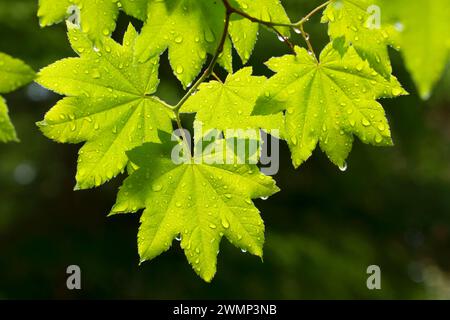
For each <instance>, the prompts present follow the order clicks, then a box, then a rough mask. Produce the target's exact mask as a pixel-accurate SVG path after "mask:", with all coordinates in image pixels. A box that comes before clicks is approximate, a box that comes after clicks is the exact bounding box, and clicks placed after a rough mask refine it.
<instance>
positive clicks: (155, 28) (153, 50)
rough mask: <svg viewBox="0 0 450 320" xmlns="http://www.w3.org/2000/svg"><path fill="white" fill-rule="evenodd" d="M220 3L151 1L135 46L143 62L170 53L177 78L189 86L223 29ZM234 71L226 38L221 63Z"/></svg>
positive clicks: (183, 0) (223, 9) (221, 5)
mask: <svg viewBox="0 0 450 320" xmlns="http://www.w3.org/2000/svg"><path fill="white" fill-rule="evenodd" d="M224 19H225V7H224V6H223V4H222V2H221V1H191V0H165V1H159V0H149V3H148V17H147V21H146V23H145V24H144V27H143V28H142V34H141V36H140V37H139V40H138V42H137V44H136V52H137V55H138V56H139V57H140V59H141V61H146V60H147V59H149V58H152V57H155V56H159V55H161V54H162V53H163V52H164V51H165V50H166V49H168V50H169V60H170V64H171V66H172V69H173V71H174V74H175V76H176V77H177V78H178V79H179V80H180V81H181V83H182V84H183V85H184V86H185V87H186V86H188V85H189V84H190V83H191V82H192V81H193V80H194V78H195V77H196V76H197V75H198V74H199V73H200V71H201V69H202V67H203V65H204V63H205V62H206V59H207V54H208V53H209V54H214V53H215V52H216V50H217V47H218V45H219V42H220V40H221V37H222V33H223V30H224ZM219 62H220V63H221V65H222V66H224V67H225V68H226V69H227V70H228V71H231V70H232V58H231V44H230V41H229V40H228V39H227V41H226V42H225V47H224V51H223V53H222V56H221V59H220V60H219Z"/></svg>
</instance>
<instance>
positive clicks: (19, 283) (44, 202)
mask: <svg viewBox="0 0 450 320" xmlns="http://www.w3.org/2000/svg"><path fill="white" fill-rule="evenodd" d="M283 3H284V4H285V5H286V7H287V9H288V11H289V14H290V16H291V17H292V18H295V19H297V18H299V17H301V16H302V15H303V14H304V13H306V12H308V11H309V10H310V9H312V8H313V7H316V6H317V4H318V2H317V1H309V2H308V1H294V0H285V1H284V2H283ZM304 3H310V4H309V5H308V4H306V5H305V4H304ZM36 10H37V1H34V0H14V1H12V0H0V51H3V52H5V53H8V54H10V55H13V56H15V57H18V58H21V59H23V60H25V61H26V62H28V63H29V64H30V65H32V66H33V67H34V69H35V70H39V69H40V68H42V67H44V66H46V65H48V64H50V63H52V62H54V61H56V60H57V59H60V58H63V57H67V56H74V53H73V52H72V50H71V49H70V47H69V45H68V41H67V40H66V35H65V28H64V26H63V25H58V26H54V27H51V28H46V29H40V28H39V25H38V21H37V18H36ZM128 21H129V20H128V18H127V17H125V16H123V15H122V16H121V17H120V22H119V27H118V28H117V31H116V33H115V35H114V36H115V37H116V38H117V39H121V36H122V34H123V31H124V28H125V27H126V25H127V23H128ZM133 23H134V25H135V26H136V27H140V25H139V23H138V22H136V21H133ZM307 29H308V30H309V31H310V33H311V39H312V42H313V44H314V45H315V47H317V48H319V47H323V46H324V45H325V43H326V40H327V38H326V28H325V26H324V25H320V24H319V19H318V18H317V17H316V18H314V19H313V20H311V22H310V23H309V24H308V25H307ZM295 41H296V42H297V43H301V39H300V38H298V37H297V35H296V38H295ZM285 53H287V50H286V47H285V45H284V44H283V43H281V42H280V41H278V39H277V37H276V36H275V35H274V34H272V33H269V32H267V31H263V32H262V33H261V36H260V41H259V42H258V45H257V49H256V54H255V55H254V56H253V58H252V60H251V64H252V65H253V66H254V69H255V73H256V74H265V75H268V76H270V72H269V71H268V70H267V69H266V68H265V67H264V65H263V62H264V61H265V60H267V59H268V58H269V57H271V56H276V55H282V54H285ZM391 56H392V59H393V62H394V69H395V73H396V75H398V77H399V79H400V80H401V82H402V83H403V84H404V86H405V87H406V89H407V90H408V91H409V92H411V95H410V96H408V97H402V98H398V99H395V100H386V101H383V102H382V103H383V105H384V106H385V109H386V111H387V114H388V117H389V120H390V123H391V125H392V132H393V137H394V141H395V144H396V145H395V147H393V148H376V147H372V146H367V145H363V144H362V143H359V142H357V143H355V146H354V150H353V152H352V153H351V156H350V158H349V159H348V170H347V171H346V172H341V171H339V170H338V168H336V167H334V166H333V165H332V164H331V163H330V162H329V161H328V160H327V159H326V156H325V155H324V154H322V153H321V152H320V151H317V152H316V153H315V155H314V157H313V158H312V159H311V160H310V161H308V162H307V163H306V164H305V165H303V166H302V167H301V168H300V169H299V170H294V169H293V168H292V165H291V163H290V156H289V152H288V150H287V147H286V146H285V145H284V144H283V146H282V154H281V158H282V161H281V170H280V173H279V174H278V175H277V176H276V179H277V181H278V185H279V186H280V188H281V189H282V192H281V193H279V194H277V195H276V196H274V197H272V198H270V199H269V200H267V201H262V200H259V201H257V206H258V207H259V208H260V209H261V211H262V212H263V218H264V220H265V221H266V226H267V233H266V246H265V257H264V262H261V260H260V259H258V258H255V257H253V256H250V255H249V254H243V253H241V251H240V250H238V249H236V248H234V247H233V246H231V245H230V244H229V243H227V242H226V241H223V242H222V246H221V253H220V255H219V262H218V273H217V276H216V278H215V279H214V281H213V283H212V284H206V283H204V282H203V281H202V280H201V279H200V278H198V277H197V276H196V275H195V273H194V272H193V271H192V270H191V267H190V266H189V264H188V263H187V262H186V260H185V258H184V255H183V253H182V251H181V249H180V248H179V244H178V243H177V242H174V246H173V248H172V250H170V251H169V252H167V253H165V254H163V255H162V256H160V257H158V258H157V259H156V260H154V261H152V262H148V263H145V264H143V265H142V266H138V261H139V260H138V255H137V249H136V232H137V227H138V215H129V216H119V217H113V218H107V217H106V215H107V213H108V212H109V210H110V208H111V207H112V205H113V203H114V201H115V194H116V192H117V189H118V186H119V185H120V182H121V181H122V179H123V177H119V178H117V179H115V180H114V181H113V182H111V183H109V184H107V185H105V186H103V187H101V188H98V189H95V190H89V191H82V192H74V191H72V189H73V187H74V184H75V182H74V175H75V165H76V156H77V150H78V148H79V146H70V145H59V144H56V143H54V142H52V141H50V140H48V139H47V138H45V137H44V136H43V135H42V134H41V133H40V132H39V130H38V129H37V127H36V126H35V122H37V121H39V120H41V119H42V118H43V116H44V114H45V112H46V111H47V110H49V108H50V107H51V106H53V105H54V103H55V102H56V101H57V100H58V99H59V97H58V96H56V95H54V94H51V93H49V92H47V91H45V90H44V89H41V88H40V87H39V86H37V85H35V84H32V85H29V86H28V87H25V88H23V89H22V90H19V91H17V92H15V93H12V94H8V95H6V96H5V97H6V99H7V101H8V103H9V107H10V113H11V117H12V120H13V122H14V124H15V125H16V128H17V131H18V134H19V137H20V139H21V143H20V144H7V145H0V298H4V299H10V298H102V299H103V298H114V299H116V298H124V299H130V298H139V299H147V298H150V299H151V298H160V299H165V298H168V299H181V298H185V299H189V298H206V299H209V298H226V299H231V298H234V299H239V298H255V299H259V298H270V299H305V298H312V299H316V298H332V299H336V298H344V299H345V298H388V299H391V298H393V299H397V298H403V299H410V298H450V233H449V232H450V229H449V227H450V163H449V159H450V91H449V88H450V73H449V72H447V73H446V75H445V76H444V78H443V79H442V81H441V82H440V83H439V85H438V87H437V88H436V90H435V94H434V95H433V96H432V98H431V99H430V100H429V101H426V102H423V101H421V100H420V99H419V98H418V96H417V93H416V90H415V88H414V85H413V84H412V82H411V78H410V76H409V75H408V73H407V72H406V70H405V69H404V66H403V63H402V59H401V56H400V55H399V54H398V53H397V52H395V51H393V50H392V51H391ZM236 61H238V59H236ZM430 63H433V61H430ZM236 65H237V64H236ZM160 77H161V79H162V83H161V86H160V90H159V92H158V94H159V95H160V96H161V97H163V98H164V99H166V100H167V101H168V102H171V103H173V102H176V101H177V99H179V98H180V97H181V95H182V94H183V91H182V90H181V86H180V84H179V83H178V82H177V81H176V80H175V78H174V76H173V75H172V73H171V71H170V68H169V67H168V64H167V57H166V55H165V56H163V57H162V67H161V76H160ZM71 264H77V265H79V266H80V267H81V270H82V290H81V291H76V292H74V291H69V290H67V289H66V276H67V275H66V273H65V271H66V268H67V266H69V265H71ZM371 264H376V265H379V266H380V268H381V271H382V290H379V291H369V290H368V289H367V288H366V278H367V274H366V268H367V266H369V265H371Z"/></svg>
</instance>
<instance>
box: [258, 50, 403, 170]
mask: <svg viewBox="0 0 450 320" xmlns="http://www.w3.org/2000/svg"><path fill="white" fill-rule="evenodd" d="M295 51H296V53H297V55H296V56H295V55H286V56H283V57H281V58H272V59H271V60H269V62H268V63H267V65H268V66H269V68H270V69H272V70H273V71H274V72H276V74H275V75H274V76H273V77H272V78H271V79H269V80H268V82H267V85H266V89H265V91H264V93H263V94H262V95H261V97H260V98H259V99H258V101H257V103H256V106H255V110H254V114H272V113H277V112H280V111H284V110H285V111H286V136H287V137H286V139H287V140H288V143H289V147H290V149H291V152H292V160H293V163H294V165H295V166H296V167H298V166H300V165H301V164H302V163H303V162H304V161H306V160H307V159H308V158H309V157H310V156H311V154H312V152H313V151H314V149H315V148H316V146H317V144H318V143H320V147H321V149H322V150H323V151H324V152H325V153H326V154H327V155H328V157H329V158H330V160H331V161H332V162H333V163H335V164H336V165H338V166H340V167H344V165H345V160H346V158H347V156H348V154H349V153H350V150H351V147H352V144H353V135H354V134H355V135H357V136H358V137H359V138H360V139H361V140H362V141H363V142H364V143H370V144H374V145H379V146H386V145H391V144H392V140H391V135H390V129H389V124H388V121H387V119H386V116H385V113H384V110H383V108H382V106H381V105H380V104H379V103H378V102H377V101H376V99H378V98H381V97H394V96H399V95H402V94H406V92H405V91H404V90H403V89H402V87H401V86H400V84H399V83H398V81H397V79H396V78H395V77H393V76H392V77H391V79H390V80H387V79H385V78H383V77H382V76H380V75H379V74H378V73H377V72H375V71H374V70H373V69H371V68H370V66H369V64H368V63H367V61H364V60H362V59H361V57H360V56H359V55H358V54H357V52H356V50H355V49H354V48H353V47H349V49H348V51H347V53H346V54H345V55H344V56H343V57H341V55H340V53H339V52H337V51H336V50H334V49H333V46H332V44H329V45H328V46H327V47H326V48H325V49H324V50H323V51H322V53H321V55H320V61H317V60H316V58H315V57H314V56H313V55H311V54H309V53H308V52H307V51H306V50H305V49H303V48H299V47H296V48H295Z"/></svg>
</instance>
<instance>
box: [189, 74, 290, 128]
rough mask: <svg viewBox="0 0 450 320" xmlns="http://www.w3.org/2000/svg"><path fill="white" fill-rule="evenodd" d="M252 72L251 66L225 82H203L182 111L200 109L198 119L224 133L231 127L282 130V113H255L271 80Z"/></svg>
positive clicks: (207, 126)
mask: <svg viewBox="0 0 450 320" xmlns="http://www.w3.org/2000/svg"><path fill="white" fill-rule="evenodd" d="M252 72H253V69H252V68H251V67H247V68H243V69H241V70H240V71H238V72H236V73H235V74H230V75H228V77H227V79H226V81H225V83H221V82H218V81H211V82H208V83H203V84H202V85H200V87H199V91H198V92H197V93H196V94H195V95H193V96H191V97H190V98H189V100H188V101H187V102H186V103H185V104H184V105H183V107H182V108H181V110H180V111H181V112H183V113H191V112H196V113H197V114H196V120H197V121H201V122H202V123H203V124H204V127H205V129H218V130H221V131H223V132H225V131H226V130H228V129H235V130H237V129H263V130H265V131H267V132H270V131H271V130H272V129H276V130H279V131H280V132H281V131H282V130H283V129H284V119H283V115H282V114H277V115H267V116H252V115H251V113H252V111H253V107H254V105H255V102H256V99H257V98H258V97H259V95H260V94H261V92H262V90H263V88H264V87H263V86H264V84H265V82H266V81H267V79H266V78H265V77H256V76H252ZM237 116H238V117H239V118H238V120H237V118H236V117H237Z"/></svg>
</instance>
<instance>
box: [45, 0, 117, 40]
mask: <svg viewBox="0 0 450 320" xmlns="http://www.w3.org/2000/svg"><path fill="white" fill-rule="evenodd" d="M78 14H79V17H76V18H74V19H78V22H79V23H80V27H81V29H82V30H83V31H84V32H86V33H87V34H88V35H89V37H90V38H91V39H92V40H95V41H100V40H101V39H102V38H103V37H105V36H110V35H111V34H112V32H113V31H114V29H115V28H116V19H117V16H118V14H119V0H95V1H92V0H39V10H38V17H39V20H40V24H41V26H42V27H46V26H50V25H52V24H55V23H58V22H61V21H63V20H64V19H66V18H68V17H70V16H71V15H78Z"/></svg>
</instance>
